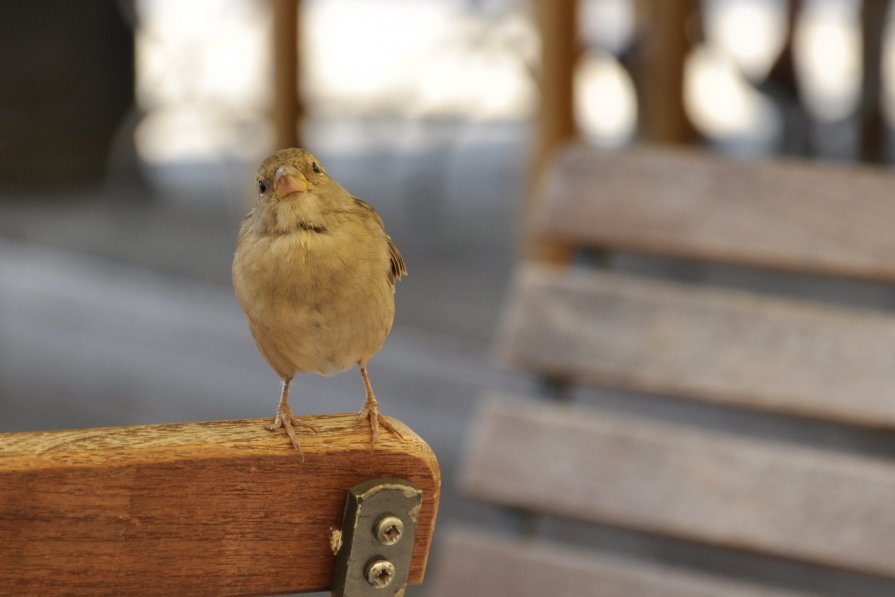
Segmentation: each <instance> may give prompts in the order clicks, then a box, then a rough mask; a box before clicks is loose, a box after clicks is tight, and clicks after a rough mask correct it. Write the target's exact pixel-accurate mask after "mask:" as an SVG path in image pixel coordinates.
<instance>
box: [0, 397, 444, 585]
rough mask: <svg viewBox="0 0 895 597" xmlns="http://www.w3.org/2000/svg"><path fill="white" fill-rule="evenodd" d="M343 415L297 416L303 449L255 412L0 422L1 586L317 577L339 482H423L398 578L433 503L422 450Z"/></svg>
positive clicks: (431, 475)
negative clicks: (126, 420) (181, 419)
mask: <svg viewBox="0 0 895 597" xmlns="http://www.w3.org/2000/svg"><path fill="white" fill-rule="evenodd" d="M355 416H356V415H354V414H340V415H325V416H316V417H307V420H308V421H309V422H311V423H313V424H314V425H316V426H317V428H318V429H319V433H317V434H312V433H305V434H303V435H302V437H301V440H302V446H303V449H304V453H305V462H304V463H302V462H301V461H300V460H299V458H298V456H297V455H296V453H295V452H294V451H293V449H292V447H291V445H290V443H289V441H288V440H287V439H286V438H285V436H283V435H282V434H279V433H276V434H274V433H269V432H268V431H266V430H265V429H264V425H266V424H269V421H268V420H266V419H265V420H261V419H258V420H242V421H215V422H209V423H186V424H173V425H153V426H143V427H120V428H105V429H84V430H72V431H54V432H43V433H40V432H38V433H19V434H0V593H3V594H16V595H19V594H40V595H56V594H62V593H64V594H66V595H149V594H154V595H157V594H163V593H168V594H174V595H255V594H264V595H267V594H274V593H290V592H299V591H315V590H325V589H327V588H328V587H329V583H330V576H331V566H332V559H333V555H332V552H331V550H330V535H331V530H332V529H333V528H338V527H340V525H341V516H342V510H343V508H344V504H345V495H346V491H347V490H348V488H349V487H351V486H353V485H355V484H357V483H358V482H360V481H363V480H365V479H369V478H372V477H379V476H392V477H400V478H404V479H407V480H409V481H410V482H412V483H414V484H415V485H417V486H418V487H420V488H421V489H422V490H423V508H422V512H421V515H420V520H419V529H418V533H417V537H416V543H415V546H414V558H413V563H412V566H411V571H410V582H411V583H414V584H417V583H420V582H422V580H423V575H424V571H425V567H426V559H427V556H428V551H429V545H430V544H431V540H432V532H433V529H434V523H435V515H436V512H437V509H438V500H439V487H440V473H439V469H438V463H437V461H436V459H435V455H434V454H433V453H432V451H431V450H430V449H429V447H428V446H427V445H426V443H425V442H423V440H421V439H420V438H419V437H418V436H416V435H415V434H414V433H413V431H412V430H411V429H409V428H408V427H406V426H405V425H403V424H402V423H400V422H398V421H395V423H396V424H397V426H398V427H399V428H400V429H401V431H402V433H403V434H404V436H405V437H406V438H407V439H406V440H404V441H402V440H399V439H397V438H395V437H394V436H392V435H391V434H389V433H383V434H380V439H379V443H378V444H377V446H376V450H375V451H374V452H372V453H371V452H370V436H369V430H366V432H365V431H363V430H361V429H359V428H357V429H356V428H355V427H354V421H355Z"/></svg>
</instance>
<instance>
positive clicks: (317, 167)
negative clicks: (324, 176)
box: [311, 162, 320, 174]
mask: <svg viewBox="0 0 895 597" xmlns="http://www.w3.org/2000/svg"><path fill="white" fill-rule="evenodd" d="M311 170H313V171H314V172H316V173H317V174H320V165H319V164H318V163H317V162H311Z"/></svg>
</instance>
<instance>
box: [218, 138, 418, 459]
mask: <svg viewBox="0 0 895 597" xmlns="http://www.w3.org/2000/svg"><path fill="white" fill-rule="evenodd" d="M255 183H256V190H257V197H256V199H255V201H254V205H253V207H252V209H251V211H250V212H249V214H248V215H247V216H246V218H245V219H244V220H243V221H242V224H241V225H240V228H239V233H238V235H237V239H236V249H235V251H234V254H233V267H232V278H233V288H234V291H235V294H236V297H237V299H238V301H239V303H240V305H241V307H242V310H243V312H244V313H245V316H246V320H247V321H248V326H249V330H250V332H251V335H252V338H253V339H254V340H255V345H256V346H257V347H258V351H259V352H260V353H261V355H262V356H263V357H264V358H265V360H267V362H268V364H269V365H270V367H271V368H272V369H273V370H274V372H275V373H276V374H277V375H278V376H279V378H280V380H281V381H282V390H281V392H280V400H279V403H278V405H277V410H276V416H275V417H274V420H273V423H272V424H271V425H270V426H269V427H267V428H268V429H269V430H270V431H277V430H279V429H285V432H286V434H287V435H288V437H289V439H290V441H291V442H292V446H293V447H294V449H295V450H296V451H297V452H298V454H299V456H300V457H301V460H302V461H304V454H303V452H302V449H301V444H300V442H299V440H298V436H297V434H296V430H299V429H307V430H308V431H310V432H313V433H316V432H317V429H316V428H315V427H314V426H313V425H310V424H308V423H306V422H303V421H301V420H300V419H299V418H298V417H296V416H295V415H293V412H292V409H291V407H290V406H289V402H288V400H289V386H290V383H291V382H292V380H293V378H294V377H295V376H296V375H297V374H299V373H318V374H321V375H326V376H328V375H333V374H336V373H339V372H342V371H346V370H348V369H352V368H354V367H357V368H358V370H359V371H360V375H361V380H362V382H363V386H364V391H365V395H366V396H365V400H364V404H363V407H362V408H361V410H360V412H359V413H358V415H357V419H356V426H357V425H360V424H361V423H363V422H365V421H368V422H369V426H370V450H371V451H372V450H373V449H374V448H375V445H376V442H377V440H378V434H379V427H380V426H381V427H383V428H384V429H386V430H388V431H390V432H391V433H393V434H395V435H397V436H398V437H399V438H402V439H403V436H402V434H401V433H400V431H398V429H397V428H396V427H395V426H394V425H393V424H392V423H391V422H389V420H388V419H386V418H385V417H384V416H383V415H382V414H381V413H380V411H379V406H378V403H377V400H376V395H375V394H374V393H373V387H372V385H371V384H370V377H369V374H368V372H367V364H368V363H369V362H370V359H372V358H373V356H374V355H375V354H376V353H377V352H379V350H380V349H381V348H382V346H383V344H384V343H385V340H386V338H387V337H388V335H389V332H390V331H391V328H392V323H393V321H394V316H395V283H396V282H397V281H398V280H400V279H401V278H403V277H404V276H405V275H407V266H406V265H405V263H404V258H403V257H402V256H401V253H400V252H399V251H398V247H397V246H396V245H395V243H394V242H393V241H392V239H391V237H389V236H388V234H386V232H385V225H384V223H383V221H382V218H381V217H380V216H379V214H378V213H377V212H376V210H375V209H373V207H372V206H371V205H370V204H368V203H366V202H365V201H362V200H361V199H358V198H357V197H355V196H354V195H352V194H351V193H350V192H348V191H347V190H346V189H345V188H344V187H343V186H342V185H341V184H339V183H338V182H337V181H336V180H335V179H334V178H333V177H332V176H330V175H329V173H328V172H327V170H326V169H325V168H324V167H323V164H321V162H320V160H319V159H317V157H315V156H314V155H313V154H312V153H311V152H309V151H307V150H305V149H299V148H294V147H293V148H288V149H281V150H279V151H277V152H275V153H273V154H272V155H270V156H269V157H267V158H266V159H265V160H264V161H263V162H262V163H261V165H260V166H259V168H258V171H257V174H256V176H255Z"/></svg>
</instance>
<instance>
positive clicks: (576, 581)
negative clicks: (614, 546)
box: [427, 529, 805, 597]
mask: <svg viewBox="0 0 895 597" xmlns="http://www.w3.org/2000/svg"><path fill="white" fill-rule="evenodd" d="M445 543H446V544H445V545H444V547H443V550H442V551H441V553H440V557H439V560H438V566H437V567H434V569H433V572H432V575H431V582H430V583H429V584H428V585H427V595H431V596H432V597H456V596H457V595H487V596H488V597H544V596H545V595H576V596H579V597H632V596H648V595H661V596H662V597H755V596H756V595H762V596H763V597H796V596H797V595H801V596H802V597H805V594H804V593H798V594H797V593H792V592H788V591H781V590H775V589H772V588H769V587H767V586H763V585H755V584H750V583H746V582H734V581H731V580H728V579H725V578H721V577H718V576H715V575H709V574H700V573H696V572H689V571H685V570H682V569H679V568H673V567H670V566H660V565H656V564H651V563H647V562H641V561H636V560H633V559H630V558H622V557H614V556H610V555H606V554H598V553H596V552H587V551H584V552H582V551H575V550H572V549H569V548H567V547H562V546H560V545H556V544H554V543H548V542H543V541H542V542H536V543H532V542H524V543H523V542H519V541H511V540H508V539H501V538H498V537H496V536H493V535H485V534H483V533H481V532H476V531H474V530H472V529H462V530H454V531H452V532H451V533H450V534H449V535H448V537H447V541H446V542H445Z"/></svg>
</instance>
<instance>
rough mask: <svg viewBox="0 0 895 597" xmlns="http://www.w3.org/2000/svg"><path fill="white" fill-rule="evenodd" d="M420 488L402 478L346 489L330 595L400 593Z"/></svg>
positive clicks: (336, 536) (335, 541)
mask: <svg viewBox="0 0 895 597" xmlns="http://www.w3.org/2000/svg"><path fill="white" fill-rule="evenodd" d="M422 500H423V492H422V490H421V489H418V488H416V487H414V486H413V485H411V484H410V483H408V482H407V481H404V480H402V479H389V478H379V479H371V480H369V481H364V482H363V483H360V484H358V485H355V486H354V487H352V488H351V489H349V490H348V499H347V500H346V501H345V514H344V515H343V517H342V530H341V531H338V530H334V531H333V537H332V549H333V553H334V554H335V556H336V559H335V562H334V564H333V580H332V594H333V597H381V596H385V595H396V596H398V597H402V596H403V595H404V589H405V587H406V586H407V576H408V574H409V573H410V560H411V557H412V556H413V543H414V540H415V538H416V524H417V521H418V520H419V514H420V507H421V505H422Z"/></svg>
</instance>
